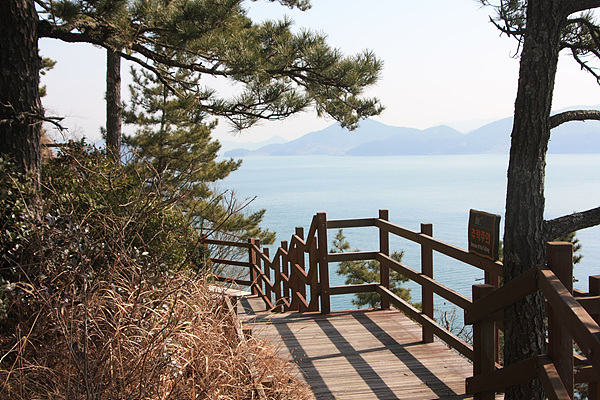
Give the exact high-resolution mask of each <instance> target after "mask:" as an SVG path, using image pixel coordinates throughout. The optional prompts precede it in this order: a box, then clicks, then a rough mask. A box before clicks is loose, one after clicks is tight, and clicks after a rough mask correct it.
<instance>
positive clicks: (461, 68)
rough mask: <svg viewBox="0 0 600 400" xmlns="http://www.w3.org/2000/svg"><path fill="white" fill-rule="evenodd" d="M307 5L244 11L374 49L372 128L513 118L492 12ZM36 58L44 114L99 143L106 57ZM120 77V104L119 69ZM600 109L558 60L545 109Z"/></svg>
mask: <svg viewBox="0 0 600 400" xmlns="http://www.w3.org/2000/svg"><path fill="white" fill-rule="evenodd" d="M367 4H368V5H367ZM312 5H313V7H312V9H310V10H308V11H306V12H300V11H296V10H289V9H288V8H286V7H282V6H280V5H279V4H278V3H269V2H267V1H265V0H258V1H256V2H247V6H248V7H249V9H250V16H251V17H252V18H254V19H256V20H263V19H267V18H269V19H274V18H280V17H282V16H283V15H288V16H289V17H291V19H292V20H293V21H295V29H300V28H310V29H312V30H316V31H320V32H323V33H325V34H326V35H327V36H328V40H329V43H330V45H332V46H333V47H337V48H339V49H340V50H342V52H343V53H345V54H354V53H357V52H360V51H362V50H364V49H370V50H373V51H374V52H375V54H376V55H377V56H378V57H379V58H381V59H382V60H383V61H384V70H383V74H382V77H381V80H380V82H379V83H378V84H377V85H376V86H374V87H372V88H370V89H369V90H368V92H367V95H368V96H375V97H378V98H379V99H380V100H381V101H382V103H383V104H384V105H385V107H386V110H385V111H384V112H383V114H382V115H381V116H379V117H376V118H375V119H377V120H379V121H381V122H383V123H386V124H388V125H394V126H404V127H414V128H428V127H432V126H436V125H440V124H448V125H451V126H453V127H455V128H457V129H459V130H463V131H466V130H468V129H472V128H474V127H477V126H478V125H477V121H479V125H481V124H483V123H484V122H487V121H490V120H494V119H498V118H503V117H507V116H510V115H511V114H512V113H513V104H514V100H515V94H516V87H517V79H518V67H519V65H518V60H517V59H515V58H513V57H512V56H513V55H514V53H515V51H516V50H517V43H516V41H515V40H514V39H512V38H508V37H506V36H500V34H499V31H498V30H497V29H496V28H495V27H494V26H493V25H492V24H491V23H490V22H489V15H490V13H491V12H492V9H490V8H482V7H481V6H480V5H479V4H478V2H476V1H475V0H452V1H448V0H415V1H408V0H371V1H366V0H312ZM40 49H41V54H42V55H43V56H45V57H50V58H52V59H54V60H56V61H57V62H58V63H57V65H56V67H55V68H54V69H53V70H52V71H50V72H49V73H48V74H47V75H46V76H44V77H42V83H43V84H45V85H47V88H48V96H47V97H46V98H44V99H43V102H44V105H45V107H46V108H47V109H48V110H50V112H54V113H55V114H57V115H61V116H65V117H66V118H65V120H64V124H65V125H66V126H68V127H69V128H70V132H69V133H68V134H67V135H73V136H75V137H81V136H82V135H85V136H86V137H87V138H89V139H90V140H92V141H95V140H98V138H99V137H100V133H99V127H100V126H103V125H104V118H105V113H104V107H105V106H104V92H105V51H104V50H102V49H98V48H95V47H93V46H92V45H88V44H70V43H62V42H60V41H56V40H50V39H43V40H41V41H40ZM122 74H123V79H124V83H125V85H124V87H123V95H124V97H126V95H127V92H128V89H127V88H126V84H127V83H128V81H129V72H128V68H127V67H124V68H123V71H122ZM599 103H600V87H599V86H598V85H597V83H596V82H595V80H594V79H593V78H592V77H591V76H589V74H587V73H585V72H583V71H581V70H580V68H579V67H578V66H577V65H575V63H574V61H572V60H571V59H570V58H569V56H568V55H567V53H564V54H563V56H562V59H561V62H560V64H559V72H558V78H557V83H556V89H555V95H554V108H555V109H560V108H563V107H567V106H572V105H588V106H592V105H596V104H599ZM465 121H467V123H464V122H465ZM333 122H334V121H332V120H327V119H325V120H324V119H319V118H317V117H316V115H315V114H314V113H307V114H305V115H301V116H296V117H292V118H291V119H289V120H286V121H284V122H263V123H262V124H261V125H260V126H258V127H254V128H252V129H250V130H247V131H246V132H243V133H242V134H241V136H240V135H238V136H236V137H233V136H231V135H230V133H229V131H230V127H229V126H227V123H226V122H225V121H221V123H220V124H219V127H218V128H217V130H216V133H215V136H216V137H218V138H219V139H224V140H238V141H261V140H264V139H267V138H270V137H272V136H275V135H279V136H283V137H285V138H287V139H293V138H296V137H299V136H301V135H303V134H305V133H308V132H311V131H315V130H318V129H321V128H323V127H325V126H328V125H330V124H332V123H333Z"/></svg>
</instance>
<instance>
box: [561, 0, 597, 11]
mask: <svg viewBox="0 0 600 400" xmlns="http://www.w3.org/2000/svg"><path fill="white" fill-rule="evenodd" d="M564 3H565V6H566V8H567V10H568V13H569V14H573V13H576V12H580V11H585V10H590V9H592V8H596V7H600V0H565V1H564Z"/></svg>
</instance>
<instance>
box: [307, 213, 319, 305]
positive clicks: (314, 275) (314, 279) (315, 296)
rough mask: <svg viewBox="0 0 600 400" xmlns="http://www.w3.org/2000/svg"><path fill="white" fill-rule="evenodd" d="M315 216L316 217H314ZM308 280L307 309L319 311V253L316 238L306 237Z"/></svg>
mask: <svg viewBox="0 0 600 400" xmlns="http://www.w3.org/2000/svg"><path fill="white" fill-rule="evenodd" d="M315 218H316V217H315ZM307 240H310V248H309V250H308V280H309V282H310V303H309V308H308V311H319V290H320V289H319V253H318V248H317V238H316V237H313V238H308V239H307Z"/></svg>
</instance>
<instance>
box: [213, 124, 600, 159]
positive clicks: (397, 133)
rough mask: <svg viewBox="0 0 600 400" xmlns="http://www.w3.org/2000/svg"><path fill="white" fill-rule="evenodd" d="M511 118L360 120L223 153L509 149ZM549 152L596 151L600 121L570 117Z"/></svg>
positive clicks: (358, 153)
mask: <svg viewBox="0 0 600 400" xmlns="http://www.w3.org/2000/svg"><path fill="white" fill-rule="evenodd" d="M512 121H513V119H512V117H510V118H504V119H501V120H498V121H495V122H492V123H489V124H487V125H484V126H482V127H480V128H478V129H476V130H474V131H472V132H469V133H468V134H463V133H461V132H459V131H457V130H455V129H453V128H450V127H448V126H444V125H442V126H437V127H433V128H429V129H424V130H419V129H414V128H403V127H394V126H389V125H385V124H382V123H381V122H377V121H374V120H369V119H368V120H366V121H363V122H362V123H361V125H360V127H359V128H358V129H357V130H356V131H354V132H349V131H347V130H345V129H342V128H341V127H340V126H339V125H338V124H334V125H330V126H329V127H327V128H325V129H322V130H320V131H317V132H311V133H308V134H306V135H304V136H302V137H300V138H298V139H296V140H292V141H289V142H285V143H278V144H269V145H267V146H263V147H261V148H258V149H256V150H250V149H236V150H232V151H228V152H225V154H224V155H225V156H227V157H247V156H255V155H258V156H289V155H338V156H342V155H345V156H391V155H441V154H482V153H508V151H509V149H510V132H511V129H512ZM548 149H549V150H548V151H549V152H550V153H600V121H587V122H570V123H567V124H563V125H561V126H560V127H558V128H556V129H554V130H553V131H552V137H551V141H550V144H549V147H548Z"/></svg>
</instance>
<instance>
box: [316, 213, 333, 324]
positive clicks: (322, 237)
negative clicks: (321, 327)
mask: <svg viewBox="0 0 600 400" xmlns="http://www.w3.org/2000/svg"><path fill="white" fill-rule="evenodd" d="M317 218H318V223H317V235H318V243H317V246H318V254H319V283H320V284H319V286H320V287H321V293H320V295H321V314H329V313H330V312H331V303H330V301H329V300H330V299H329V260H328V255H327V254H328V250H327V214H325V213H318V214H317Z"/></svg>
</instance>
